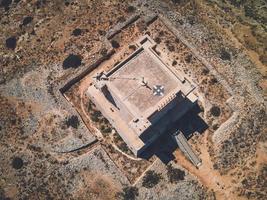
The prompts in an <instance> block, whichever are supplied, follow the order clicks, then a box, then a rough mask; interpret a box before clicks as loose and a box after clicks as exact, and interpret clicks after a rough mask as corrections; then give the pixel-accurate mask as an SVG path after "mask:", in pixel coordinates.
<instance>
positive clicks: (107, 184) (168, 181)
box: [0, 0, 267, 199]
mask: <svg viewBox="0 0 267 200" xmlns="http://www.w3.org/2000/svg"><path fill="white" fill-rule="evenodd" d="M151 14H152V15H153V14H157V15H158V16H160V19H161V20H163V21H164V23H165V25H167V24H169V25H170V26H171V28H170V27H169V28H168V30H170V29H174V30H172V33H171V34H172V35H173V36H169V34H170V33H168V31H167V32H166V33H165V32H164V33H163V35H162V33H161V32H162V31H161V29H163V30H164V28H162V27H163V26H164V25H162V24H160V22H157V21H155V23H154V24H152V25H151V26H148V28H147V24H146V20H145V19H146V16H150V15H151ZM135 15H140V16H142V17H144V18H141V20H139V21H136V23H135V24H136V25H135V26H129V27H128V28H127V29H125V31H122V32H121V33H120V34H119V35H118V36H116V37H115V39H116V41H117V43H116V42H112V41H111V43H110V42H109V41H108V40H107V35H109V34H110V31H109V30H110V29H112V30H113V31H114V29H115V30H116V27H120V25H118V24H123V23H124V22H125V21H127V19H131V17H134V16H135ZM143 19H144V20H143ZM0 22H1V24H0V33H1V34H0V61H1V63H2V67H1V68H0V112H1V113H0V137H1V140H0V148H1V151H0V158H1V159H0V199H177V196H178V197H179V199H215V198H217V199H225V198H228V199H239V198H240V199H265V198H266V196H267V194H266V179H265V177H266V169H267V167H266V163H267V158H266V151H267V145H266V132H267V130H266V121H267V120H266V102H265V101H264V98H266V96H265V95H266V88H267V87H266V59H265V58H266V48H267V47H266V42H264V41H266V2H265V3H264V1H244V2H243V1H213V0H212V1H204V0H201V1H194V0H191V1H183V0H178V1H175V0H162V1H155V0H153V1H152V0H147V1H130V0H129V1H102V0H100V1H99V0H94V1H85V0H81V1H72V0H65V1H61V0H56V1H45V0H33V1H26V0H13V1H12V0H0ZM114 27H115V28H114ZM129 30H130V31H129ZM165 30H167V29H165ZM111 32H112V31H111ZM147 32H150V34H151V36H152V37H153V39H155V41H156V42H157V43H158V45H159V50H160V51H161V53H162V56H165V54H166V57H168V59H169V62H170V65H173V66H174V67H175V66H176V67H177V63H176V64H175V63H173V60H176V59H177V60H180V61H182V62H181V63H178V65H179V66H181V67H182V69H183V71H185V72H186V73H187V74H188V75H190V76H191V78H192V79H193V80H194V81H195V82H196V83H197V84H198V85H199V88H198V93H199V94H200V95H201V100H202V101H201V102H202V103H203V107H204V112H203V113H202V117H203V118H204V119H205V121H206V122H207V123H208V125H209V129H208V130H207V131H206V132H205V133H204V134H203V135H200V136H194V137H193V138H192V139H191V141H190V142H191V144H192V145H193V147H194V148H195V150H196V151H197V152H198V154H199V155H200V157H201V158H202V160H203V166H202V167H200V169H198V170H197V169H195V168H193V167H192V166H191V164H190V163H187V161H186V160H184V158H183V156H182V155H180V153H179V152H176V153H175V156H176V161H175V160H174V161H172V162H171V163H169V164H168V165H167V166H166V165H164V164H163V163H162V162H160V160H159V159H156V161H155V162H153V163H152V164H151V165H150V166H149V167H148V168H146V169H145V170H143V171H142V173H141V174H139V176H140V177H139V178H137V179H136V181H134V183H132V181H130V180H129V179H128V177H127V174H125V173H124V172H123V171H121V169H122V168H121V167H120V166H118V165H117V164H116V162H114V160H112V157H111V156H110V152H109V151H108V150H107V149H106V148H105V146H103V144H101V142H102V141H101V140H100V141H99V138H98V136H97V135H95V134H93V132H92V130H90V129H88V128H87V127H86V122H85V123H84V119H82V118H81V117H80V115H79V113H78V112H77V109H76V107H75V106H73V105H71V104H70V102H68V101H67V100H66V99H65V98H64V97H63V96H62V94H61V92H60V91H59V89H60V88H62V86H64V85H65V84H66V83H67V82H68V80H71V79H72V78H73V77H76V76H77V74H80V73H81V72H83V71H84V70H85V69H86V68H87V67H88V66H90V65H91V64H93V63H95V62H96V61H97V60H98V59H99V58H101V57H103V56H105V55H106V54H107V52H109V51H111V50H112V49H115V51H116V53H118V52H119V51H121V50H122V48H120V46H122V47H123V46H124V47H125V46H127V47H128V46H129V45H127V44H128V43H129V41H131V40H133V39H134V38H135V37H138V35H140V34H143V33H147ZM177 35H178V36H181V39H182V40H183V39H184V40H185V41H187V42H188V46H189V47H188V46H186V45H184V43H183V42H182V43H181V41H182V40H181V39H180V42H177V41H176V42H175V37H176V36H177ZM157 38H158V39H157ZM167 40H168V41H169V42H166V41H167ZM174 43H175V45H173V44H174ZM129 48H130V47H129ZM164 49H165V50H164ZM188 49H189V50H188ZM168 52H169V54H170V55H167V54H168ZM181 52H182V53H181ZM190 52H191V54H192V56H190ZM192 52H193V53H192ZM115 55H116V54H115ZM117 59H118V60H120V58H117ZM189 60H190V62H188V61H189ZM191 60H192V62H191ZM203 60H204V61H205V62H207V63H205V62H204V61H203ZM203 62H204V64H203ZM113 64H114V63H113ZM205 64H207V65H205ZM265 100H266V99H265ZM212 105H216V106H218V107H219V108H220V113H219V116H216V115H217V114H218V109H217V110H216V109H215V110H214V112H215V115H214V112H212V109H211V108H212ZM216 111H217V112H216ZM212 113H213V114H212ZM216 113H217V114H216ZM116 158H117V157H116ZM113 159H114V158H113ZM207 169H208V170H207ZM211 176H212V177H211ZM214 177H215V178H214ZM211 179H212V181H210V180H211ZM218 180H219V183H218ZM225 188H226V189H225ZM225 190H227V192H225Z"/></svg>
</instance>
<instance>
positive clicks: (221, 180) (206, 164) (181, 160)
mask: <svg viewBox="0 0 267 200" xmlns="http://www.w3.org/2000/svg"><path fill="white" fill-rule="evenodd" d="M207 136H208V135H207V133H206V134H205V135H204V138H203V145H202V146H201V147H200V151H201V155H200V158H201V159H202V165H201V166H200V167H199V169H197V168H195V166H194V165H193V164H191V162H189V161H188V160H187V159H186V158H185V156H184V155H183V153H182V152H181V151H179V150H177V151H176V152H175V157H176V159H177V161H178V164H180V165H181V166H182V167H184V168H185V169H187V170H188V171H189V172H190V173H191V174H192V175H194V176H196V177H197V178H198V179H199V181H200V182H201V183H202V184H203V185H204V186H206V187H207V188H208V189H210V190H213V191H214V192H215V195H216V199H218V200H220V199H222V200H224V199H243V198H241V197H239V196H237V194H235V193H234V192H233V191H232V188H233V183H232V182H231V180H232V178H231V177H229V176H227V175H225V176H221V175H220V174H219V172H218V171H216V170H214V169H213V163H212V161H211V160H210V155H209V153H208V145H207V144H208V137H207Z"/></svg>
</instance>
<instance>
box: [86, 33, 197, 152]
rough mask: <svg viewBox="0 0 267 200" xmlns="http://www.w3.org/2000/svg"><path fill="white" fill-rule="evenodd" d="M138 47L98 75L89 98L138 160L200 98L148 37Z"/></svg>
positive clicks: (186, 79) (90, 88) (91, 87)
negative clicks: (168, 63) (160, 55)
mask: <svg viewBox="0 0 267 200" xmlns="http://www.w3.org/2000/svg"><path fill="white" fill-rule="evenodd" d="M136 45H137V46H138V48H137V50H136V51H134V52H133V53H132V54H131V55H130V56H129V57H127V58H126V59H125V60H123V61H121V62H120V63H119V64H118V65H116V66H115V67H114V68H113V69H111V70H110V71H108V72H101V73H99V74H97V75H96V77H95V81H94V84H93V85H91V86H90V87H89V88H88V90H87V94H88V96H89V97H90V99H91V100H92V101H93V102H94V103H95V105H96V106H97V107H98V109H99V110H100V111H101V112H102V113H103V115H104V116H105V117H106V118H107V119H108V120H109V121H110V123H111V124H112V125H113V126H114V128H115V129H116V130H117V131H118V133H119V134H120V136H121V137H122V139H123V140H124V141H125V142H126V144H127V145H128V147H129V148H130V149H131V150H132V151H133V153H134V154H135V155H136V156H139V155H140V154H141V153H142V152H143V151H144V150H145V149H146V148H147V147H148V146H149V145H150V144H151V143H152V142H153V141H155V139H157V138H158V137H159V136H160V135H161V134H162V133H164V132H165V131H166V130H167V129H169V126H170V125H171V124H172V123H173V122H175V121H177V120H178V119H180V118H181V116H183V115H184V114H185V113H186V112H188V111H189V110H190V109H191V108H192V106H193V105H194V104H195V103H196V102H197V97H196V96H195V95H194V94H193V90H194V89H195V86H194V84H193V83H192V82H191V81H190V80H188V78H185V75H184V74H182V73H181V72H179V73H177V72H175V73H174V72H173V71H172V70H171V69H170V68H169V67H168V66H167V65H166V64H165V63H164V62H163V61H162V60H161V58H159V56H158V55H157V53H156V52H155V50H154V49H155V46H156V44H155V42H154V41H153V40H152V39H151V38H150V37H149V36H148V35H145V36H143V37H141V38H140V39H139V40H138V41H137V42H136ZM157 92H160V93H157Z"/></svg>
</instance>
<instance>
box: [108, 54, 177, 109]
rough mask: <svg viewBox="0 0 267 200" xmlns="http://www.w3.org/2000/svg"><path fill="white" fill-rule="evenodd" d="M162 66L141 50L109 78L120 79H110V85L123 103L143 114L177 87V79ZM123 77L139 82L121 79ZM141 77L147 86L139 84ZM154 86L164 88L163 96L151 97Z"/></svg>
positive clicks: (154, 58)
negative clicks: (130, 105)
mask: <svg viewBox="0 0 267 200" xmlns="http://www.w3.org/2000/svg"><path fill="white" fill-rule="evenodd" d="M162 65H163V63H161V61H160V60H158V58H157V56H155V55H153V54H152V53H151V52H149V51H146V50H142V51H141V52H140V53H138V54H137V55H136V56H135V57H133V58H132V59H131V60H129V61H128V62H127V63H125V64H124V65H123V67H121V68H119V69H118V70H117V71H115V72H114V73H113V74H112V75H111V76H110V77H119V78H122V79H111V81H110V84H113V85H114V86H115V87H116V88H117V91H118V92H119V94H118V95H119V96H120V98H121V100H122V101H123V102H128V103H129V104H132V105H133V106H134V107H135V108H136V109H137V110H136V112H138V113H142V112H145V111H146V110H147V109H149V108H151V107H153V106H155V105H156V104H157V103H158V102H159V101H160V100H161V99H162V98H164V97H165V96H166V95H168V94H169V93H170V92H171V91H172V90H174V89H175V88H176V87H177V84H178V81H177V78H176V77H175V76H174V75H173V74H172V73H170V72H168V71H167V70H166V66H162ZM124 77H125V78H138V79H139V80H131V79H123V78H124ZM142 77H143V78H144V80H145V81H146V82H147V86H144V85H142V84H141V81H140V80H141V79H142ZM155 85H162V86H163V87H164V94H163V96H155V95H153V86H155Z"/></svg>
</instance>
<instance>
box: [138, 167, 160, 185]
mask: <svg viewBox="0 0 267 200" xmlns="http://www.w3.org/2000/svg"><path fill="white" fill-rule="evenodd" d="M161 178H162V177H161V175H160V174H158V173H156V172H154V171H151V170H149V171H147V172H146V174H145V176H144V177H143V182H142V186H143V187H145V188H153V187H154V186H155V185H157V184H158V183H159V182H160V180H161Z"/></svg>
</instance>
